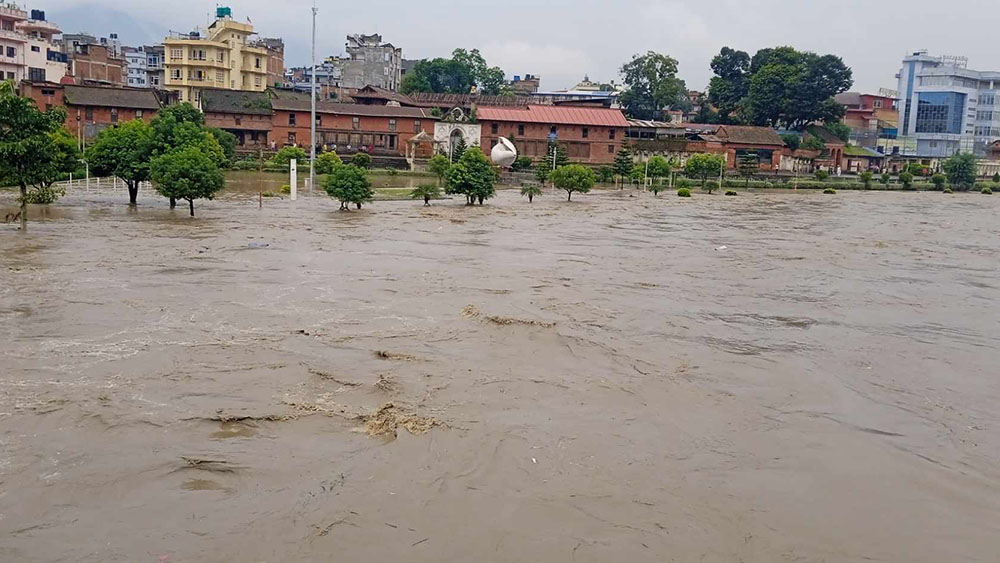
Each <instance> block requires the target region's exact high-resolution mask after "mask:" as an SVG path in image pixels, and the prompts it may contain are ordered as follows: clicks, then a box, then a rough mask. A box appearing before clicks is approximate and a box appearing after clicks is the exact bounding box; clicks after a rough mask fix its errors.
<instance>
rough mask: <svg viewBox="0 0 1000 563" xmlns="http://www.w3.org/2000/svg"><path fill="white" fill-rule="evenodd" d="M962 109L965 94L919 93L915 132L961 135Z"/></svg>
mask: <svg viewBox="0 0 1000 563" xmlns="http://www.w3.org/2000/svg"><path fill="white" fill-rule="evenodd" d="M964 108H965V94H959V93H957V92H919V93H918V94H917V127H916V132H917V133H949V134H956V135H957V134H961V133H962V113H963V110H964ZM991 117H992V116H991Z"/></svg>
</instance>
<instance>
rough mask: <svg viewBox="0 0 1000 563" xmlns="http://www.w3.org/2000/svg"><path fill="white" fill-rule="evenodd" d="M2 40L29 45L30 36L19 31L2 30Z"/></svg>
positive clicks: (0, 35) (0, 36)
mask: <svg viewBox="0 0 1000 563" xmlns="http://www.w3.org/2000/svg"><path fill="white" fill-rule="evenodd" d="M0 39H9V40H11V41H17V42H19V43H27V42H28V36H27V35H25V34H23V33H20V32H18V31H11V30H9V29H0Z"/></svg>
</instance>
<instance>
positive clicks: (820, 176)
mask: <svg viewBox="0 0 1000 563" xmlns="http://www.w3.org/2000/svg"><path fill="white" fill-rule="evenodd" d="M813 174H815V175H816V179H817V180H819V181H820V182H825V181H826V179H827V178H829V177H830V173H829V172H827V171H826V170H817V171H816V172H813Z"/></svg>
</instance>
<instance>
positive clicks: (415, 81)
mask: <svg viewBox="0 0 1000 563" xmlns="http://www.w3.org/2000/svg"><path fill="white" fill-rule="evenodd" d="M474 86H475V87H476V88H477V89H478V91H479V92H480V93H482V94H490V95H498V94H503V93H505V89H504V72H503V70H502V69H500V68H499V67H491V66H489V65H487V64H486V60H485V59H484V58H483V56H482V54H481V53H480V52H479V50H478V49H472V50H471V51H467V50H465V49H455V50H454V51H452V54H451V58H448V59H445V58H436V59H429V60H422V61H418V62H417V63H416V65H414V67H413V70H411V71H410V72H407V73H406V76H404V77H403V80H402V83H401V84H400V92H402V93H404V94H411V93H414V92H436V93H439V94H468V93H470V92H471V91H472V88H473V87H474Z"/></svg>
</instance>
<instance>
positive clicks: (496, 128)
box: [490, 123, 500, 135]
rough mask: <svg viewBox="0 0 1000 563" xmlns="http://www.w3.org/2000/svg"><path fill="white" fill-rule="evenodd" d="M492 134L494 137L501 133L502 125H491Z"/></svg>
mask: <svg viewBox="0 0 1000 563" xmlns="http://www.w3.org/2000/svg"><path fill="white" fill-rule="evenodd" d="M490 133H493V134H494V135H496V134H498V133H500V124H499V123H493V124H491V125H490Z"/></svg>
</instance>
